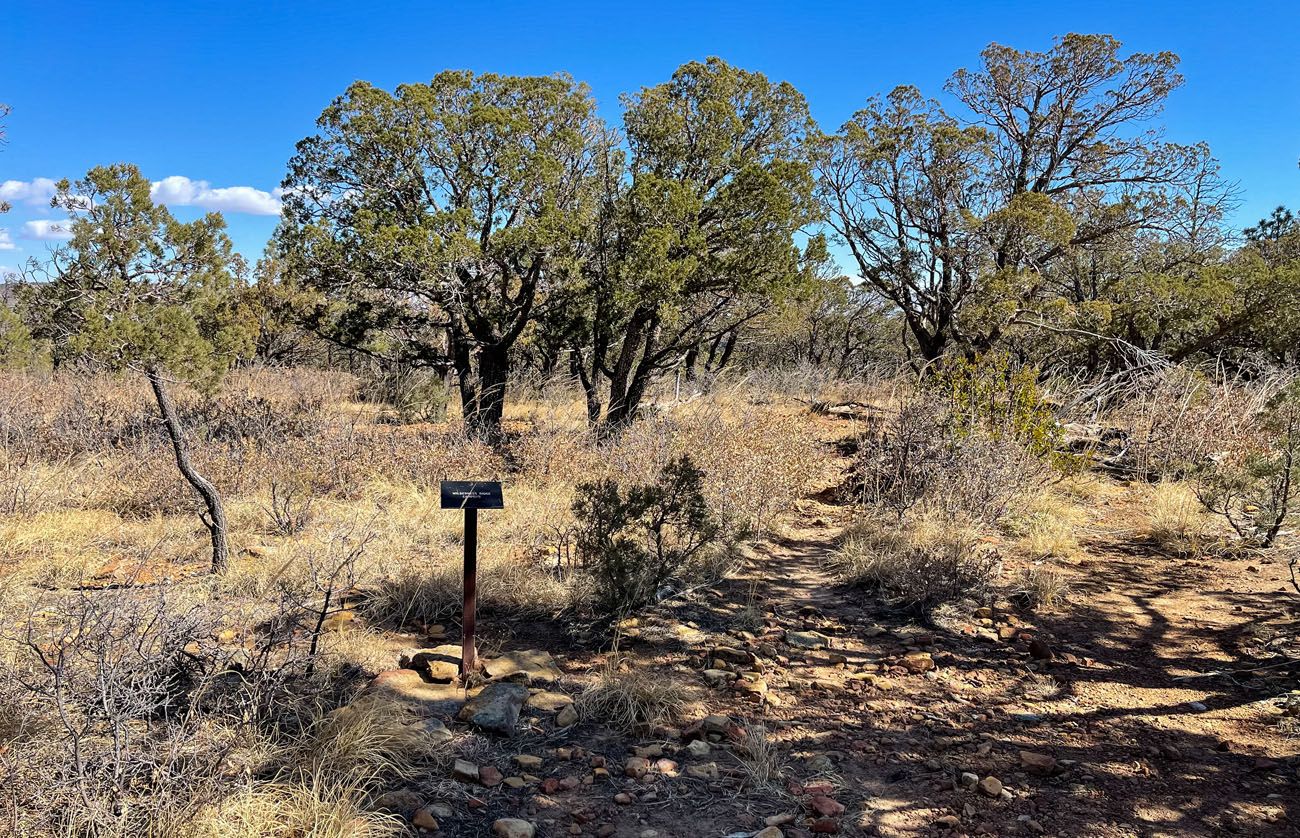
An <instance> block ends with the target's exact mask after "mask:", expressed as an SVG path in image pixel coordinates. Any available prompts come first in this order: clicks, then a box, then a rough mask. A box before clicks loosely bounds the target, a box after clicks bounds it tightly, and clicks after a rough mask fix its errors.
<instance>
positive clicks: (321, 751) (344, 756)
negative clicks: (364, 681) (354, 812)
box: [286, 699, 452, 789]
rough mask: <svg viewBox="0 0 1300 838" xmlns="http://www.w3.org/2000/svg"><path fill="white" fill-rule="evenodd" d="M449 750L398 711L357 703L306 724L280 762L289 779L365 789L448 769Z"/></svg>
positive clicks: (383, 704) (384, 704)
mask: <svg viewBox="0 0 1300 838" xmlns="http://www.w3.org/2000/svg"><path fill="white" fill-rule="evenodd" d="M451 756H452V749H451V747H450V745H449V744H448V743H447V742H445V741H444V740H442V739H438V738H434V737H431V736H430V735H429V733H428V732H427V731H426V730H425V729H424V728H423V727H422V726H421V725H420V723H419V721H418V720H417V719H415V718H414V717H413V716H411V715H410V714H409V713H407V712H406V710H405V709H404V708H402V707H401V706H400V705H395V704H391V703H388V702H382V701H370V700H365V699H362V700H359V701H354V702H353V703H351V704H349V705H347V706H344V707H340V708H338V709H336V710H333V711H331V712H329V713H327V714H325V715H324V716H322V717H320V718H319V719H318V720H317V721H316V722H315V723H314V724H312V725H311V726H310V727H309V728H308V730H307V734H306V735H305V736H304V737H303V738H302V739H301V740H300V741H299V742H297V743H296V744H295V746H294V747H293V748H292V749H291V751H290V753H289V754H288V755H287V759H286V762H287V763H288V764H289V765H291V766H293V767H292V773H293V774H295V775H299V776H305V777H308V778H311V781H312V783H314V784H318V785H322V786H333V787H336V788H346V789H355V788H368V787H373V786H374V785H375V784H377V783H380V782H391V781H392V780H393V779H394V778H398V777H413V776H415V775H416V774H417V773H419V772H422V771H430V772H433V773H438V772H441V771H445V770H446V769H447V768H449V767H450V765H451Z"/></svg>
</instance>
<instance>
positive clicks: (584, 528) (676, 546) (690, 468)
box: [573, 456, 720, 614]
mask: <svg viewBox="0 0 1300 838" xmlns="http://www.w3.org/2000/svg"><path fill="white" fill-rule="evenodd" d="M703 483H704V481H703V473H702V472H701V471H700V470H699V469H698V468H696V466H695V464H694V463H693V462H691V459H690V457H688V456H682V457H678V458H676V459H674V460H672V461H671V462H669V463H668V465H666V466H665V467H664V469H663V471H662V472H661V473H660V474H659V477H658V479H657V480H656V481H655V482H654V483H652V484H649V485H635V486H630V487H628V488H626V489H624V488H623V487H621V486H620V485H619V483H618V482H617V481H615V480H612V479H609V478H606V479H605V480H601V481H597V482H594V483H583V484H581V485H579V486H578V489H577V496H576V498H575V500H574V502H573V511H574V514H575V515H576V516H577V518H578V524H579V533H578V538H577V549H578V555H579V557H580V558H581V560H582V562H583V564H584V566H586V567H588V568H590V569H591V572H592V575H593V576H594V578H595V581H596V593H597V597H598V599H599V605H600V607H601V609H602V610H603V611H605V612H606V613H610V614H625V613H627V612H629V611H631V610H633V609H635V608H637V607H639V606H642V605H645V604H647V603H649V602H651V601H653V600H654V598H655V596H656V594H657V592H658V591H659V589H660V587H661V586H662V585H663V584H664V583H665V582H667V581H668V580H669V579H670V578H672V577H673V576H674V575H676V574H678V573H680V572H681V571H682V570H683V569H684V568H685V567H686V566H687V564H688V563H689V562H690V561H691V560H692V559H693V558H695V557H696V556H697V555H698V554H699V553H700V551H701V550H703V549H704V548H705V547H707V546H708V545H710V544H712V543H713V542H714V541H716V540H717V539H718V536H719V532H720V528H719V527H718V525H717V523H716V522H715V521H714V520H713V516H712V515H711V514H710V512H709V508H708V505H707V503H706V502H705V500H704V493H703Z"/></svg>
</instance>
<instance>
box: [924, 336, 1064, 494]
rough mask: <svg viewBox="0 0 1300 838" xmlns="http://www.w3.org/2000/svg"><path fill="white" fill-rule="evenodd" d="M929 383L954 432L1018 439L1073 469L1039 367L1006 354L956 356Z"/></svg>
mask: <svg viewBox="0 0 1300 838" xmlns="http://www.w3.org/2000/svg"><path fill="white" fill-rule="evenodd" d="M931 383H932V386H933V387H934V388H935V389H936V390H938V391H939V392H940V393H942V394H943V395H944V397H945V401H946V403H947V407H948V414H949V421H950V422H951V424H952V431H953V433H954V434H955V435H956V436H958V437H965V436H969V435H971V434H974V433H981V434H983V435H985V436H988V437H989V438H991V439H994V440H1014V441H1016V442H1018V443H1020V444H1021V445H1022V446H1024V448H1025V449H1026V450H1027V451H1028V452H1029V453H1031V454H1033V455H1034V456H1036V457H1040V458H1043V459H1045V460H1048V461H1050V462H1051V463H1052V464H1053V465H1055V466H1057V467H1058V468H1061V469H1062V470H1067V471H1068V470H1072V468H1073V467H1074V465H1075V464H1074V463H1073V462H1072V460H1073V458H1072V457H1070V455H1067V454H1064V453H1063V452H1061V451H1060V447H1061V439H1062V430H1061V424H1060V423H1059V422H1058V421H1057V420H1056V415H1055V414H1054V413H1053V411H1052V408H1051V406H1050V405H1049V404H1048V403H1047V402H1046V400H1045V399H1044V398H1043V394H1042V391H1041V390H1040V389H1039V387H1038V371H1037V370H1036V369H1034V368H1032V367H1025V366H1018V365H1016V364H1014V363H1013V362H1012V361H1011V358H1010V356H1008V355H1006V354H1005V353H997V354H991V355H977V356H976V357H975V358H974V359H973V360H972V359H970V358H966V357H957V358H953V359H950V360H947V361H945V363H944V364H943V366H942V367H941V368H940V369H939V371H938V374H937V375H936V376H935V377H934V379H933V380H932V382H931Z"/></svg>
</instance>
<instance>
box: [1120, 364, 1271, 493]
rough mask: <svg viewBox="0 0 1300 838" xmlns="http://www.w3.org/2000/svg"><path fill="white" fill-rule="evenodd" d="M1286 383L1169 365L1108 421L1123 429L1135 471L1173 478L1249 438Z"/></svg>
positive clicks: (1148, 475)
mask: <svg viewBox="0 0 1300 838" xmlns="http://www.w3.org/2000/svg"><path fill="white" fill-rule="evenodd" d="M1285 384H1286V382H1285V380H1284V379H1281V378H1277V377H1270V378H1264V379H1260V380H1256V381H1253V382H1249V383H1247V382H1242V381H1236V380H1233V379H1230V378H1227V377H1225V376H1222V375H1217V374H1215V375H1210V374H1206V373H1204V372H1202V371H1199V370H1196V369H1194V368H1189V367H1170V368H1168V369H1165V370H1164V371H1162V372H1161V373H1160V374H1159V375H1156V376H1154V377H1153V378H1152V379H1151V380H1150V381H1149V383H1148V386H1146V387H1144V388H1142V389H1140V390H1137V391H1135V392H1134V393H1133V396H1132V398H1131V399H1129V400H1128V401H1127V402H1126V403H1124V404H1123V405H1121V406H1120V407H1119V408H1118V409H1117V410H1116V411H1115V412H1114V413H1113V414H1111V416H1110V421H1112V422H1113V423H1116V424H1118V425H1119V426H1121V427H1122V428H1123V429H1124V431H1125V434H1126V446H1127V448H1126V451H1127V454H1126V459H1127V460H1128V461H1130V462H1131V468H1132V470H1133V472H1134V473H1135V474H1137V475H1140V476H1142V477H1144V478H1146V479H1148V480H1155V479H1159V478H1161V477H1166V478H1173V479H1176V478H1178V477H1180V476H1183V475H1186V474H1188V473H1190V472H1192V471H1194V470H1196V469H1197V468H1199V467H1201V466H1203V465H1204V464H1205V463H1207V462H1209V461H1210V460H1211V458H1212V457H1214V456H1216V455H1217V454H1219V453H1220V452H1223V451H1225V450H1230V449H1232V448H1234V447H1238V446H1239V445H1240V444H1241V443H1242V442H1244V441H1246V440H1248V439H1250V438H1251V437H1253V436H1254V435H1255V434H1256V432H1257V428H1258V422H1259V416H1260V414H1261V412H1262V411H1263V410H1264V408H1265V406H1266V405H1267V404H1268V401H1269V399H1271V398H1272V397H1273V396H1274V395H1275V394H1276V393H1277V392H1278V391H1279V390H1281V389H1282V387H1284V386H1285Z"/></svg>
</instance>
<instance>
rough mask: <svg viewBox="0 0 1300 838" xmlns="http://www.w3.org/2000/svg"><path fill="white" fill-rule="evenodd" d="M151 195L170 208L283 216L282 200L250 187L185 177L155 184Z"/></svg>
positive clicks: (167, 179)
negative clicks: (218, 183) (281, 212)
mask: <svg viewBox="0 0 1300 838" xmlns="http://www.w3.org/2000/svg"><path fill="white" fill-rule="evenodd" d="M149 194H150V195H152V196H153V199H154V200H155V201H159V202H161V203H164V204H169V205H171V206H178V207H198V208H200V209H206V210H215V211H217V212H242V213H247V214H248V215H279V214H280V199H279V198H278V197H277V196H276V195H273V194H272V193H270V192H265V191H263V190H261V189H255V188H253V187H251V186H222V187H217V188H213V187H212V186H211V185H209V183H208V182H207V181H206V180H190V179H189V178H187V177H184V176H182V175H172V176H171V177H165V178H163V179H162V180H159V181H154V184H153V188H152V189H150V190H149Z"/></svg>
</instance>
